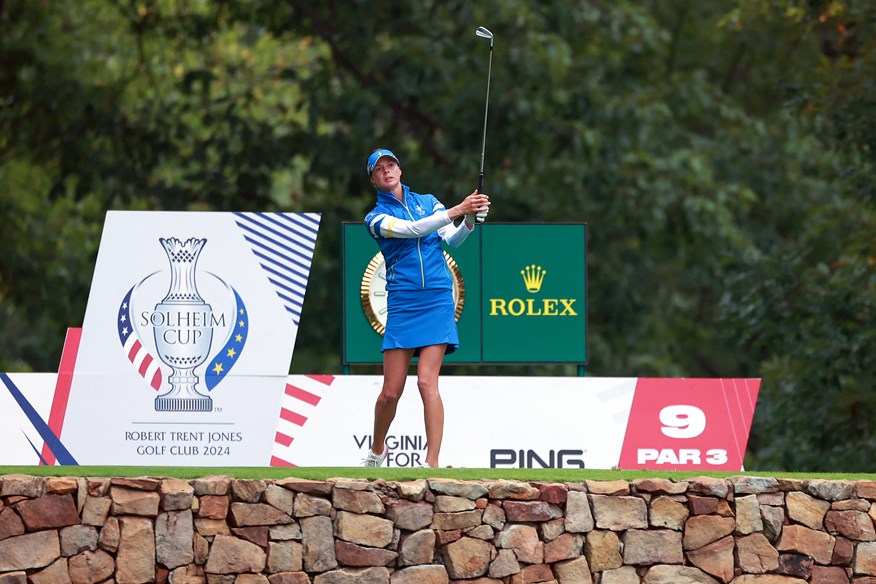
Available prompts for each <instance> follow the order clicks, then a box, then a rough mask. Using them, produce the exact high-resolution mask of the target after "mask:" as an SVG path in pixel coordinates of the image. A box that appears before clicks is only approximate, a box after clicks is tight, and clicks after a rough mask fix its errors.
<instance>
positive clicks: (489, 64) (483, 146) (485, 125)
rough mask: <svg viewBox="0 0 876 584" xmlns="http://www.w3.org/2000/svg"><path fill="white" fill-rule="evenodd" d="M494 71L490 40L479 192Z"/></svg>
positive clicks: (481, 185) (482, 181) (482, 179)
mask: <svg viewBox="0 0 876 584" xmlns="http://www.w3.org/2000/svg"><path fill="white" fill-rule="evenodd" d="M492 71H493V43H492V41H490V58H489V61H488V62H487V97H486V100H485V103H484V139H483V142H482V146H481V169H480V178H479V179H478V192H480V191H481V189H483V186H484V155H485V154H486V152H487V114H488V113H489V111H490V75H491V73H492Z"/></svg>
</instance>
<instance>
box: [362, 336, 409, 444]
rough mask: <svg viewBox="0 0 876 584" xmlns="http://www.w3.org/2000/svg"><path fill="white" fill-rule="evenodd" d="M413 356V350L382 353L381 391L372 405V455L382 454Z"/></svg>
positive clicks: (389, 350) (391, 350)
mask: <svg viewBox="0 0 876 584" xmlns="http://www.w3.org/2000/svg"><path fill="white" fill-rule="evenodd" d="M413 356H414V350H413V349H388V350H386V351H384V352H383V389H382V390H381V391H380V395H379V396H378V397H377V403H376V404H374V441H373V442H372V443H371V452H373V453H374V454H382V453H383V443H384V442H386V435H387V433H389V426H390V424H392V421H393V419H395V410H396V406H398V400H399V398H400V397H401V395H402V392H403V391H404V389H405V378H406V377H407V375H408V369H409V368H410V366H411V358H412V357H413Z"/></svg>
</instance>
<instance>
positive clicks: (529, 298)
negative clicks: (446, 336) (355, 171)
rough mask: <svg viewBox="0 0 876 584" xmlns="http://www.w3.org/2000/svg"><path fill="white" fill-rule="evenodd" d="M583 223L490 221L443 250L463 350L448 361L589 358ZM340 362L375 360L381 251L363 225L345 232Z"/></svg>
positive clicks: (381, 316) (381, 300)
mask: <svg viewBox="0 0 876 584" xmlns="http://www.w3.org/2000/svg"><path fill="white" fill-rule="evenodd" d="M586 241H587V225H586V224H584V223H560V224H555V223H552V224H541V223H540V224H528V223H486V224H484V225H482V226H480V227H478V228H477V229H476V230H475V231H474V233H472V234H471V235H470V236H469V237H468V239H467V240H466V241H465V243H463V244H462V246H460V247H458V248H455V249H451V248H445V252H446V253H445V258H446V259H447V261H448V265H449V266H450V268H451V273H453V274H454V298H455V300H456V302H457V326H458V329H459V341H460V348H459V350H458V351H456V352H455V353H453V354H451V355H448V356H447V358H446V359H445V362H446V363H578V364H585V363H587V310H586V291H587V290H586V284H587V278H586V265H587V260H586ZM341 245H342V268H341V269H342V280H343V319H342V322H343V324H342V326H343V331H342V344H343V347H342V362H343V363H344V364H345V365H348V364H355V363H379V362H381V361H382V354H381V353H380V344H381V341H382V337H381V334H382V326H383V325H382V323H384V322H385V302H386V297H385V295H386V291H385V289H384V288H383V284H384V283H385V282H384V281H383V280H382V278H383V271H382V267H383V266H382V256H381V255H380V254H379V250H378V248H377V245H376V243H375V242H374V240H373V239H372V238H371V236H370V235H369V234H368V232H367V230H366V228H365V225H364V224H363V223H344V224H343V225H342V232H341Z"/></svg>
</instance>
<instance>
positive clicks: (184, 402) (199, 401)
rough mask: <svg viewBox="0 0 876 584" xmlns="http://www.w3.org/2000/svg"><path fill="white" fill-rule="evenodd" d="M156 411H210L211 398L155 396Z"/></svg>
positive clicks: (211, 408) (211, 407) (211, 406)
mask: <svg viewBox="0 0 876 584" xmlns="http://www.w3.org/2000/svg"><path fill="white" fill-rule="evenodd" d="M155 411H156V412H211V411H213V400H212V399H210V398H209V397H189V398H180V397H156V398H155Z"/></svg>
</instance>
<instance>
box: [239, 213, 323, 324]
mask: <svg viewBox="0 0 876 584" xmlns="http://www.w3.org/2000/svg"><path fill="white" fill-rule="evenodd" d="M235 216H236V217H237V219H236V223H237V226H238V227H239V228H240V229H241V230H242V231H243V237H244V239H245V240H246V241H247V242H248V243H249V244H250V246H251V249H252V252H253V254H254V255H255V256H256V257H257V258H258V259H259V265H260V266H261V267H262V269H263V270H264V271H265V274H266V275H267V279H268V282H269V283H270V284H271V285H272V286H274V291H275V292H276V294H277V296H278V297H279V298H280V300H281V302H282V303H283V306H284V307H285V308H286V310H287V311H288V312H289V313H290V314H291V315H292V320H293V321H294V322H295V325H296V326H297V325H298V322H299V320H300V318H301V309H302V307H303V305H304V291H305V290H306V289H307V277H308V274H309V273H310V264H311V261H312V260H313V250H314V247H315V246H316V234H317V230H318V228H319V219H320V215H319V214H318V213H235Z"/></svg>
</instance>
